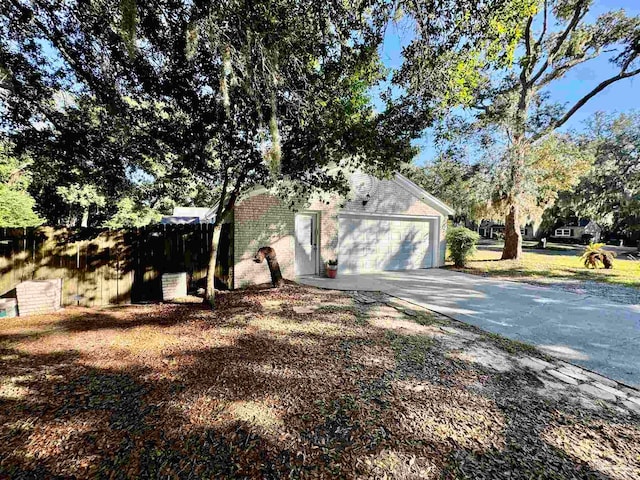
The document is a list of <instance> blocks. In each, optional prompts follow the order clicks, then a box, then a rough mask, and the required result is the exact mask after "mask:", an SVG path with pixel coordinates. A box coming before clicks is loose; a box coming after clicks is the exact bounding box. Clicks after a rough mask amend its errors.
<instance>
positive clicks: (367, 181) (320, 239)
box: [174, 172, 454, 288]
mask: <svg viewBox="0 0 640 480" xmlns="http://www.w3.org/2000/svg"><path fill="white" fill-rule="evenodd" d="M350 182H351V186H352V188H351V194H350V195H349V197H348V198H345V197H341V196H339V195H337V194H329V195H327V196H325V197H323V198H315V199H311V200H310V201H309V205H308V207H306V208H305V209H303V210H300V211H294V210H292V209H290V208H289V207H288V206H287V205H286V204H285V202H283V201H282V200H281V199H279V198H278V197H277V196H275V195H273V194H272V193H270V192H269V191H268V190H267V189H265V188H256V189H254V190H253V191H251V192H250V193H248V194H247V195H245V196H244V198H241V199H240V200H239V201H238V203H237V204H236V206H235V208H234V210H233V215H232V217H231V218H230V219H229V220H228V221H226V222H225V225H223V231H222V235H223V236H224V237H225V238H221V246H220V249H221V251H228V257H229V259H228V265H229V267H228V268H229V271H228V272H220V274H221V275H223V276H224V277H225V278H228V279H229V282H228V284H229V286H230V287H231V288H240V287H244V286H247V285H251V284H260V283H266V282H269V281H270V275H269V271H268V268H267V266H266V265H264V264H256V263H255V262H254V261H253V259H254V256H255V254H256V252H257V250H258V249H259V248H261V247H265V246H270V247H272V248H273V249H274V250H275V251H276V255H277V259H278V262H279V264H280V268H281V270H282V274H283V276H284V277H285V278H288V279H294V278H295V277H297V276H303V275H322V274H324V273H325V265H326V262H327V261H329V260H332V259H337V260H338V272H339V274H350V273H371V272H379V271H385V270H413V269H420V268H433V267H439V266H442V265H444V261H445V251H446V244H445V234H446V228H447V219H448V216H449V215H453V213H454V212H453V210H452V209H451V208H450V207H448V206H447V205H445V204H444V203H442V202H441V201H440V200H438V199H437V198H435V197H434V196H433V195H431V194H429V193H428V192H426V191H425V190H423V189H422V188H420V187H418V186H417V185H416V184H414V183H413V182H411V181H410V180H408V179H407V178H406V177H404V176H402V175H400V174H396V175H395V176H394V177H393V178H391V179H384V180H380V179H377V178H375V177H373V176H371V175H367V174H364V173H360V172H356V173H354V174H352V175H351V178H350ZM174 213H176V212H174ZM178 213H184V211H182V210H180V211H179V212H178ZM223 245H224V247H223Z"/></svg>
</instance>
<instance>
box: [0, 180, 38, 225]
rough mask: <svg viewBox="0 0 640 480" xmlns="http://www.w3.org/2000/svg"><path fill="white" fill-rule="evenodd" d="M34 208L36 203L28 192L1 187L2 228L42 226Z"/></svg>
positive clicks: (0, 223)
mask: <svg viewBox="0 0 640 480" xmlns="http://www.w3.org/2000/svg"><path fill="white" fill-rule="evenodd" d="M34 208H35V201H34V200H33V197H31V195H29V194H28V193H27V192H25V191H21V190H13V189H11V188H10V187H9V186H7V185H0V227H35V226H38V225H40V224H42V219H41V218H40V217H39V216H38V215H37V214H36V213H35V212H34Z"/></svg>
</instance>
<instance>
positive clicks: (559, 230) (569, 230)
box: [554, 228, 571, 237]
mask: <svg viewBox="0 0 640 480" xmlns="http://www.w3.org/2000/svg"><path fill="white" fill-rule="evenodd" d="M558 232H561V233H558ZM564 232H567V234H566V235H565V234H564ZM554 233H555V235H554V237H571V229H570V228H556V231H555V232H554Z"/></svg>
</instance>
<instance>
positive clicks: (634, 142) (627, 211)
mask: <svg viewBox="0 0 640 480" xmlns="http://www.w3.org/2000/svg"><path fill="white" fill-rule="evenodd" d="M581 141H582V143H584V144H587V145H588V147H589V148H590V149H591V150H592V151H593V152H594V153H593V155H594V163H593V167H592V168H591V169H590V170H589V171H588V172H586V175H582V176H581V177H582V178H581V179H580V182H579V183H578V184H577V185H576V186H575V188H573V189H571V191H569V192H566V193H564V194H562V195H561V196H560V200H559V202H558V207H557V208H556V209H554V210H553V211H552V212H550V213H551V214H550V215H549V218H550V220H551V221H552V220H554V219H555V218H557V217H570V216H579V217H582V218H589V219H591V220H593V221H595V222H597V223H598V224H599V225H600V226H602V227H604V228H606V229H608V230H611V231H613V232H615V233H618V234H622V235H632V234H633V233H634V232H637V231H638V229H640V113H637V112H634V113H628V114H620V115H615V114H610V115H607V114H604V113H598V114H596V115H595V116H594V117H593V118H592V119H590V120H589V121H588V122H587V129H586V133H585V134H584V135H583V136H582V139H581Z"/></svg>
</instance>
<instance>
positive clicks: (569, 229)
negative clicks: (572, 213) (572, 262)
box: [551, 219, 602, 242]
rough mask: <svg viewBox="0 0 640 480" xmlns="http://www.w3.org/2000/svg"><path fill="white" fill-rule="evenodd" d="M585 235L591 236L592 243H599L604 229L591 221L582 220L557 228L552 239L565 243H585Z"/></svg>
mask: <svg viewBox="0 0 640 480" xmlns="http://www.w3.org/2000/svg"><path fill="white" fill-rule="evenodd" d="M584 235H591V241H593V242H599V241H600V238H601V236H602V227H600V225H598V224H597V223H596V222H594V221H592V220H589V219H582V220H579V221H577V222H576V223H568V224H565V225H561V226H559V227H556V228H555V229H554V230H553V234H552V235H551V238H552V239H554V240H564V241H571V242H575V241H578V242H580V241H583V240H584V239H583V236H584Z"/></svg>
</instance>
